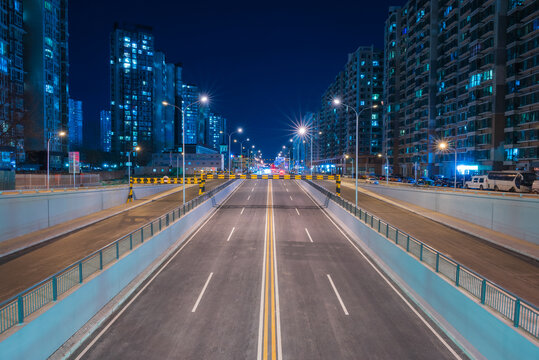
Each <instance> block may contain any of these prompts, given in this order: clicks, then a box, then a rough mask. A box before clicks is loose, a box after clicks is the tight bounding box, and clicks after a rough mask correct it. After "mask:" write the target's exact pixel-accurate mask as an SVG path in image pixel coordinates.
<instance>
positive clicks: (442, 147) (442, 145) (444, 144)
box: [438, 141, 449, 150]
mask: <svg viewBox="0 0 539 360" xmlns="http://www.w3.org/2000/svg"><path fill="white" fill-rule="evenodd" d="M448 146H449V145H448V144H447V141H441V142H440V143H438V149H440V150H446V149H447V148H448Z"/></svg>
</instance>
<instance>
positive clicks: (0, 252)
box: [0, 185, 195, 263]
mask: <svg viewBox="0 0 539 360" xmlns="http://www.w3.org/2000/svg"><path fill="white" fill-rule="evenodd" d="M193 186H195V185H187V187H186V189H188V188H190V187H193ZM182 189H183V187H182V186H178V187H176V188H174V189H170V190H167V191H164V192H160V193H157V194H154V195H150V196H147V197H145V198H141V199H137V200H134V201H133V202H131V203H126V204H122V205H118V206H115V207H111V208H108V209H105V210H101V211H98V212H95V213H91V214H89V215H86V216H82V217H79V218H76V219H73V220H70V221H66V222H63V223H61V224H58V225H54V226H51V227H48V228H45V229H41V230H38V231H34V232H32V233H29V234H25V235H21V236H18V237H15V238H12V239H9V240H6V241H2V242H0V263H2V262H3V260H6V259H7V258H6V256H7V257H9V255H12V254H15V253H18V252H21V251H25V250H29V249H31V248H35V247H37V246H39V245H40V244H43V243H46V242H47V241H50V240H52V239H54V238H57V237H59V236H62V235H65V234H68V233H70V232H72V231H75V230H79V229H82V228H84V227H86V226H90V225H92V224H95V223H97V222H99V221H101V220H104V219H107V218H109V217H111V216H115V215H118V214H121V213H123V212H125V211H128V210H131V209H134V208H137V207H139V206H142V205H145V204H147V203H149V202H152V201H155V200H158V199H161V198H163V197H166V196H168V195H170V194H173V193H175V192H178V191H181V190H182Z"/></svg>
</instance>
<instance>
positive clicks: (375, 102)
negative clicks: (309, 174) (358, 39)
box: [313, 46, 384, 171]
mask: <svg viewBox="0 0 539 360" xmlns="http://www.w3.org/2000/svg"><path fill="white" fill-rule="evenodd" d="M383 65H384V64H383V52H382V51H380V50H376V49H374V47H373V46H369V47H360V48H358V49H357V50H356V51H355V52H353V53H351V54H349V55H348V62H347V63H346V65H345V67H344V69H343V70H342V71H341V72H340V73H339V74H338V75H337V76H336V78H335V81H334V82H333V83H332V84H331V85H330V86H329V87H328V89H327V90H326V92H325V93H324V94H323V96H322V104H321V109H320V111H319V113H318V114H317V119H316V122H317V129H318V132H321V134H319V135H318V134H317V135H318V136H319V140H318V153H319V156H320V159H319V160H318V161H317V162H315V164H318V165H324V164H326V165H328V164H340V163H342V161H343V159H345V157H346V155H348V156H349V157H355V151H356V115H355V112H354V111H353V110H351V109H349V110H347V106H348V107H351V108H353V109H355V110H356V112H357V113H358V114H359V117H358V120H359V121H358V124H359V126H358V157H359V158H369V157H372V156H375V155H377V154H379V153H381V152H382V151H383V148H382V145H383V141H382V140H383V122H382V95H383V76H384V72H383ZM335 98H339V99H340V100H341V101H342V103H343V104H345V105H346V106H344V105H341V106H334V104H333V99H335ZM313 147H314V146H313ZM313 162H314V161H313ZM361 163H363V161H361ZM360 171H361V169H360Z"/></svg>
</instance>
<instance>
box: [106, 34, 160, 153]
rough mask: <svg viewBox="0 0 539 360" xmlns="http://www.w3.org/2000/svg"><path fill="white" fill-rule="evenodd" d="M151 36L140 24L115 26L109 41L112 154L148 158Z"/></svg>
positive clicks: (151, 100)
mask: <svg viewBox="0 0 539 360" xmlns="http://www.w3.org/2000/svg"><path fill="white" fill-rule="evenodd" d="M154 57H155V55H154V37H153V35H152V29H151V28H148V27H145V26H141V25H124V26H119V25H118V24H115V27H114V30H113V32H112V33H111V42H110V73H111V74H110V79H111V128H112V141H111V149H112V152H114V153H116V154H119V155H120V162H121V163H123V162H124V161H126V159H127V154H128V152H129V151H132V150H133V148H135V147H137V146H140V147H141V149H142V151H140V152H139V153H138V154H136V155H134V156H140V157H141V158H142V159H143V160H144V159H145V160H149V159H150V158H151V152H152V149H153V137H152V136H153V134H152V132H153V119H154V95H153V91H154V74H155V71H154Z"/></svg>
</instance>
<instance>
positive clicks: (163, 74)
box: [153, 52, 176, 153]
mask: <svg viewBox="0 0 539 360" xmlns="http://www.w3.org/2000/svg"><path fill="white" fill-rule="evenodd" d="M153 96H154V115H153V152H154V153H156V152H160V151H167V150H171V149H174V129H175V125H174V120H175V110H176V109H175V108H174V106H165V105H163V101H166V102H167V103H169V104H173V105H176V102H175V66H174V64H167V63H166V61H165V54H163V53H162V52H156V53H155V57H154V93H153Z"/></svg>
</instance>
